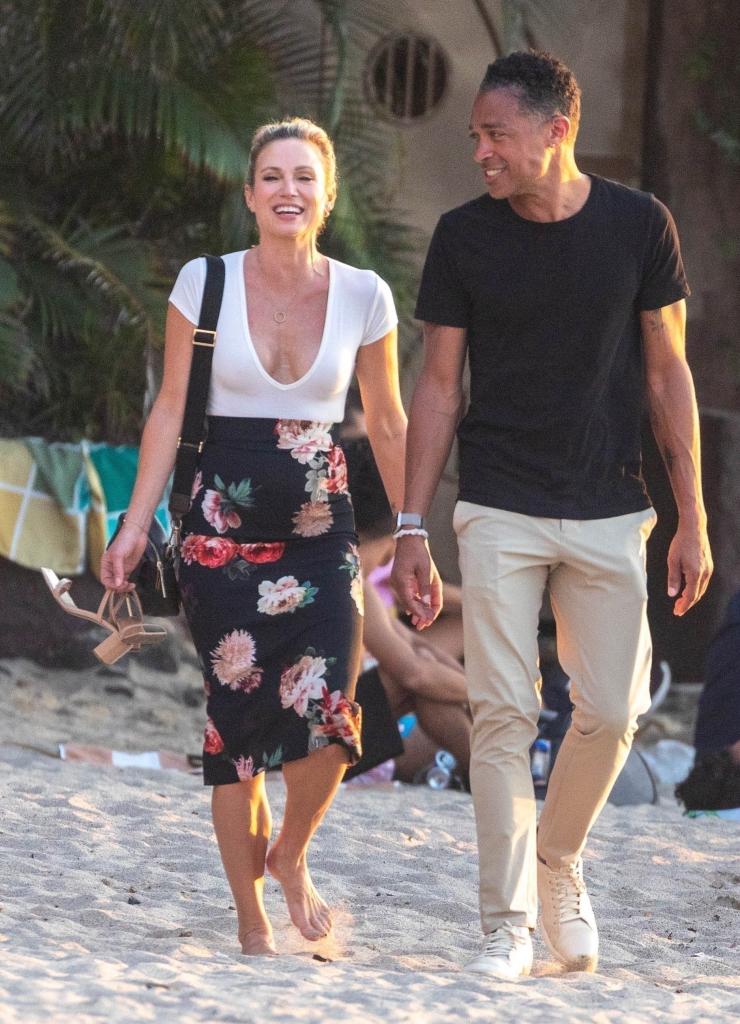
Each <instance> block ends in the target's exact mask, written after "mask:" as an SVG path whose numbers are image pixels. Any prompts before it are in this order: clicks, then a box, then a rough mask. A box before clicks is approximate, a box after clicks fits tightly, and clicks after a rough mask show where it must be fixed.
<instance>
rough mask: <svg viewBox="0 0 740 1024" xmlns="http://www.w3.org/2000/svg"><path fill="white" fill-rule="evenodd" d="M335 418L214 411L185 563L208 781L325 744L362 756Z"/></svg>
mask: <svg viewBox="0 0 740 1024" xmlns="http://www.w3.org/2000/svg"><path fill="white" fill-rule="evenodd" d="M331 426H332V425H331V424H329V423H317V422H309V421H305V420H273V419H252V418H240V417H220V416H216V417H213V416H212V417H210V419H209V430H208V441H207V442H206V445H205V447H204V449H203V453H202V456H201V462H200V469H199V472H198V475H197V477H196V479H195V483H194V485H193V507H192V509H191V511H190V513H189V514H188V516H187V517H186V519H185V520H184V523H183V542H182V547H181V561H180V570H179V579H180V589H181V592H182V598H183V606H184V609H185V614H186V616H187V620H188V624H189V626H190V631H191V633H192V636H193V641H194V643H195V647H196V649H197V651H198V656H199V658H200V662H201V667H202V669H203V676H204V681H205V687H206V693H207V695H208V704H207V713H208V718H207V722H206V729H205V742H204V748H203V776H204V781H205V783H206V785H222V784H225V783H232V782H239V781H240V780H244V779H249V778H252V777H253V776H255V775H257V774H259V773H260V772H263V771H265V770H266V769H268V768H275V767H277V766H278V765H280V764H284V763H285V762H286V761H295V760H297V759H298V758H302V757H306V756H307V755H308V754H309V753H310V752H311V751H312V750H316V749H318V748H319V747H323V746H326V745H327V744H328V743H339V744H341V745H343V746H344V747H345V748H346V749H347V750H348V751H349V760H350V763H351V764H354V763H355V762H356V761H357V760H358V759H359V757H360V755H361V749H360V709H359V706H358V705H357V704H356V703H355V702H354V700H353V697H354V690H355V682H356V679H357V673H358V670H359V663H360V653H361V637H362V626H361V622H362V619H361V616H362V580H361V577H360V563H359V555H358V550H357V536H356V534H355V526H354V516H353V513H352V504H351V501H350V497H349V494H348V491H347V472H346V465H345V461H344V454H343V452H342V450H341V448H340V447H339V445H337V444H335V443H334V440H333V438H332V435H331Z"/></svg>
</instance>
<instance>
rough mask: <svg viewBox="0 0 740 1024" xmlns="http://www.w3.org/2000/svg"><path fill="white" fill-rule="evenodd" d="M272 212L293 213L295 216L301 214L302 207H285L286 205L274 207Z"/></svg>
mask: <svg viewBox="0 0 740 1024" xmlns="http://www.w3.org/2000/svg"><path fill="white" fill-rule="evenodd" d="M274 210H275V213H295V214H300V213H303V207H302V206H287V205H286V206H275V207H274Z"/></svg>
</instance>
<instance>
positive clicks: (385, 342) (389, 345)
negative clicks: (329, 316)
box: [355, 327, 406, 512]
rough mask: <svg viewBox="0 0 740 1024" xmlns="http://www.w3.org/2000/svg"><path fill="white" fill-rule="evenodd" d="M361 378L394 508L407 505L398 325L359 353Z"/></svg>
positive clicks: (372, 434) (377, 453)
mask: <svg viewBox="0 0 740 1024" xmlns="http://www.w3.org/2000/svg"><path fill="white" fill-rule="evenodd" d="M355 369H356V371H357V380H358V382H359V385H360V396H361V397H362V407H363V409H364V411H365V422H366V424H367V434H368V438H369V440H370V445H371V447H372V450H373V455H374V456H375V461H376V462H377V464H378V470H379V471H380V475H381V477H382V480H383V485H384V486H385V491H386V494H387V495H388V500H389V501H390V503H391V508H392V509H393V511H394V512H398V511H399V510H400V509H401V508H403V490H404V459H405V452H406V413H405V412H404V409H403V403H402V401H401V389H400V386H399V382H398V340H397V331H396V329H395V327H394V329H393V330H392V331H389V332H388V334H386V335H385V337H383V338H381V339H380V340H379V341H375V342H373V344H372V345H363V346H362V347H361V348H360V350H359V351H358V353H357V362H356V366H355Z"/></svg>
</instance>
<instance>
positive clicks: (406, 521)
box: [396, 512, 424, 530]
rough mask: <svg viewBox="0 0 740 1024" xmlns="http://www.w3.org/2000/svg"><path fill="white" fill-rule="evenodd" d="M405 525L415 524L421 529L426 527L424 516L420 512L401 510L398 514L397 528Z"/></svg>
mask: <svg viewBox="0 0 740 1024" xmlns="http://www.w3.org/2000/svg"><path fill="white" fill-rule="evenodd" d="M404 526H414V527H416V528H417V529H419V530H423V529H424V516H422V515H420V514H419V513H418V512H399V513H398V515H397V516H396V530H400V529H401V528H402V527H404Z"/></svg>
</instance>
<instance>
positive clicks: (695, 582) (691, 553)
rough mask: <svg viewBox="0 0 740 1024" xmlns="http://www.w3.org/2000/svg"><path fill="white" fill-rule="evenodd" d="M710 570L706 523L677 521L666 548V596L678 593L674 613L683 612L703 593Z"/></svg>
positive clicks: (680, 613)
mask: <svg viewBox="0 0 740 1024" xmlns="http://www.w3.org/2000/svg"><path fill="white" fill-rule="evenodd" d="M713 570H714V564H713V562H712V552H711V551H710V549H709V538H708V537H707V530H706V526H703V525H702V526H689V525H682V523H681V522H680V521H679V524H678V529H677V530H676V535H675V537H674V538H673V540H672V541H671V546H670V548H669V549H668V596H669V597H676V595H678V599H677V600H676V603H675V604H674V606H673V614H674V615H679V616H680V615H685V614H686V612H687V611H688V610H689V608H692V607H693V606H694V605H695V604H696V602H697V601H698V600H699V599H700V598H702V597H703V596H704V592H705V590H706V589H707V586H708V585H709V580H710V579H711V576H712V572H713ZM682 582H683V590H681V583H682Z"/></svg>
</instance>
